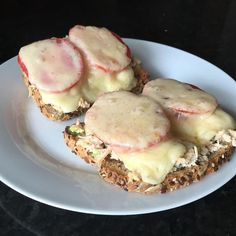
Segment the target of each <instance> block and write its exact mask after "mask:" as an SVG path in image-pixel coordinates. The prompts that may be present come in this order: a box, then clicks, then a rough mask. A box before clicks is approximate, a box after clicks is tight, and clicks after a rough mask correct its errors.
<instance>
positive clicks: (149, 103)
mask: <svg viewBox="0 0 236 236" xmlns="http://www.w3.org/2000/svg"><path fill="white" fill-rule="evenodd" d="M85 129H86V133H88V134H94V135H96V136H97V137H98V138H99V139H101V140H102V141H103V142H105V143H107V144H110V146H111V147H112V148H113V149H115V150H119V151H121V152H127V151H129V152H130V151H135V150H143V149H146V148H148V147H150V146H153V145H155V144H158V143H159V142H161V141H163V140H164V139H166V137H167V136H168V132H169V129H170V122H169V120H168V119H167V117H166V115H165V114H164V112H163V110H162V108H161V106H160V105H158V104H157V103H156V102H154V101H153V100H152V99H150V98H148V97H145V96H137V95H135V94H133V93H130V92H127V91H119V92H111V93H106V94H103V95H102V96H100V97H99V98H98V99H97V100H96V101H95V103H94V104H93V106H92V107H91V108H90V109H89V110H88V111H87V113H86V115H85Z"/></svg>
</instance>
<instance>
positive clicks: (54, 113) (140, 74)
mask: <svg viewBox="0 0 236 236" xmlns="http://www.w3.org/2000/svg"><path fill="white" fill-rule="evenodd" d="M133 70H134V74H135V77H136V78H137V85H136V86H135V87H134V88H133V89H132V92H133V93H136V94H138V93H141V92H142V89H143V87H144V85H145V84H146V83H147V82H148V81H149V74H148V73H147V72H146V71H145V70H144V68H143V67H142V66H141V65H140V64H139V63H133ZM23 79H24V82H25V85H26V86H27V88H28V91H29V95H30V96H31V97H32V98H33V100H34V101H35V103H36V104H37V106H38V107H39V108H40V111H41V113H42V114H43V115H44V116H46V117H47V118H48V119H50V120H54V121H63V120H69V119H71V118H73V117H74V116H78V115H81V114H82V113H84V112H86V111H87V110H88V108H89V107H90V106H91V105H92V104H91V103H89V102H87V101H86V100H84V99H81V100H80V102H79V104H78V108H77V109H76V110H75V111H74V112H69V113H64V112H63V111H60V110H58V109H56V107H54V106H53V105H52V104H45V103H44V102H43V101H42V97H41V94H40V91H39V90H38V89H37V87H35V86H34V85H32V84H31V83H30V81H29V79H28V77H27V76H26V75H25V74H24V73H23Z"/></svg>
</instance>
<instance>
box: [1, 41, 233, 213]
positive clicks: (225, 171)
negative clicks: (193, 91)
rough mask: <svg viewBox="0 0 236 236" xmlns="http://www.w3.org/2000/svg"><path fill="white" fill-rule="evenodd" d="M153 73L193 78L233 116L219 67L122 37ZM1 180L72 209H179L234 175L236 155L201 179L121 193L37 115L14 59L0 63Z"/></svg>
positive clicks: (56, 126)
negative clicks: (152, 191) (156, 191)
mask: <svg viewBox="0 0 236 236" xmlns="http://www.w3.org/2000/svg"><path fill="white" fill-rule="evenodd" d="M125 41H126V42H127V43H128V45H129V46H130V47H131V50H132V51H133V53H134V56H135V57H137V58H140V59H141V60H142V61H143V64H144V67H145V68H146V69H147V70H148V71H150V73H151V75H152V78H155V77H158V76H163V77H170V78H175V79H178V80H181V81H186V82H190V83H193V84H195V85H197V86H199V87H201V88H203V89H205V90H206V91H208V92H210V93H212V94H214V95H215V96H216V97H217V98H218V100H219V103H220V104H221V105H222V106H223V107H224V108H225V109H226V110H227V111H229V112H231V114H233V115H234V116H236V114H235V112H236V103H235V101H236V93H235V90H236V83H235V81H233V79H232V78H230V77H229V76H228V75H227V74H226V73H225V72H223V71H222V70H220V69H219V68H217V67H215V66H214V65H212V64H210V63H209V62H207V61H205V60H202V59H201V58H199V57H196V56H194V55H191V54H189V53H186V52H184V51H181V50H178V49H175V48H172V47H168V46H165V45H161V44H158V43H153V42H147V41H142V40H134V39H126V40H125ZM0 79H1V87H0V96H1V99H0V163H1V164H0V180H1V181H2V182H4V183H5V184H7V185H8V186H10V187H11V188H13V189H15V190H16V191H18V192H20V193H22V194H24V195H26V196H28V197H30V198H33V199H35V200H38V201H40V202H43V203H46V204H49V205H52V206H56V207H59V208H63V209H69V210H73V211H78V212H85V213H95V214H107V215H131V214H142V213H148V212H157V211H162V210H166V209H170V208H174V207H178V206H181V205H184V204H187V203H190V202H192V201H195V200H197V199H199V198H202V197H204V196H206V195H207V194H209V193H211V192H212V191H214V190H216V189H218V188H219V187H221V186H222V185H223V184H225V183H226V182H227V181H229V180H230V179H231V178H232V177H233V176H234V175H235V173H236V169H235V166H236V154H234V156H233V159H232V160H231V161H230V162H229V163H226V164H225V165H224V166H223V167H222V168H221V169H220V170H219V171H218V172H217V173H214V174H212V175H210V176H207V177H205V178H204V179H203V180H202V181H201V182H199V183H196V184H192V185H191V186H189V187H187V188H184V189H181V190H177V191H175V192H171V193H166V194H162V195H150V196H146V195H142V194H137V193H128V192H125V191H123V190H121V189H119V188H117V187H115V186H111V185H109V184H107V183H105V182H104V181H103V180H101V179H100V178H99V176H98V175H97V174H96V171H95V170H94V168H93V167H91V166H89V165H87V164H85V163H84V162H83V161H81V160H80V159H79V158H75V156H74V155H73V154H72V153H71V152H70V151H69V150H68V149H67V147H66V146H65V145H64V143H63V135H62V131H63V130H64V127H65V126H66V125H69V124H72V123H73V122H74V121H75V120H70V121H66V122H61V123H57V122H52V121H48V120H47V119H46V118H44V117H43V116H42V115H41V114H40V112H39V110H38V108H37V107H36V106H35V105H34V104H33V102H32V100H31V99H29V98H28V97H27V91H26V88H25V86H24V85H23V82H22V80H21V75H20V72H19V69H18V66H17V62H16V58H12V59H11V60H9V61H7V62H6V63H4V64H2V65H1V67H0Z"/></svg>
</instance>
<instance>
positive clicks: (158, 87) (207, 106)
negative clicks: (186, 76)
mask: <svg viewBox="0 0 236 236" xmlns="http://www.w3.org/2000/svg"><path fill="white" fill-rule="evenodd" d="M143 94H144V95H146V96H149V97H151V98H153V99H154V100H155V101H157V102H159V103H160V104H161V105H162V106H163V107H164V108H165V109H173V110H175V111H180V112H185V113H188V114H203V113H204V114H205V113H212V112H213V111H214V110H215V108H216V106H217V102H216V99H215V98H214V97H213V96H212V95H210V94H208V93H206V92H204V91H203V90H201V89H199V88H197V87H195V86H193V85H190V84H186V83H182V82H180V81H177V80H173V79H160V78H159V79H155V80H151V81H149V82H148V83H147V84H146V85H145V86H144V89H143Z"/></svg>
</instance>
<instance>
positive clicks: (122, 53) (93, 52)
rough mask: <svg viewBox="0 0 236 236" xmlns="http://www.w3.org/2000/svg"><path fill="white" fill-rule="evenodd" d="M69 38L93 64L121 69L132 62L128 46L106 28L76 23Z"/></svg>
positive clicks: (110, 68) (115, 69) (114, 69)
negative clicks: (128, 54) (128, 53)
mask: <svg viewBox="0 0 236 236" xmlns="http://www.w3.org/2000/svg"><path fill="white" fill-rule="evenodd" d="M69 39H70V40H71V42H73V43H74V44H75V45H76V46H77V47H78V48H80V49H81V50H82V51H83V53H84V54H85V55H86V58H87V59H88V61H89V63H91V65H95V66H99V67H102V68H104V69H106V70H109V71H120V70H123V69H124V68H125V67H126V66H128V65H129V64H130V62H131V58H130V57H128V56H127V46H126V45H125V44H124V43H122V42H121V41H120V40H119V39H117V38H116V37H115V36H114V35H113V34H112V33H111V32H110V31H109V30H108V29H106V28H97V27H94V26H87V27H84V26H80V25H76V26H74V27H73V28H72V29H71V30H70V32H69Z"/></svg>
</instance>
